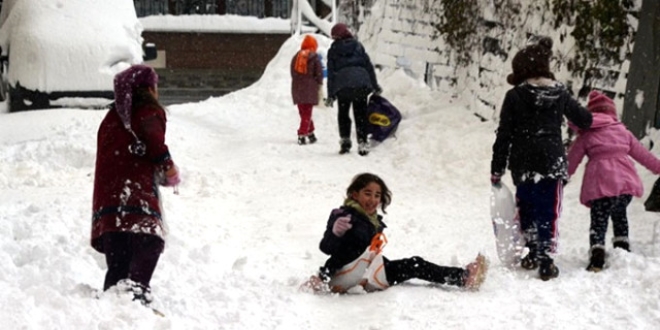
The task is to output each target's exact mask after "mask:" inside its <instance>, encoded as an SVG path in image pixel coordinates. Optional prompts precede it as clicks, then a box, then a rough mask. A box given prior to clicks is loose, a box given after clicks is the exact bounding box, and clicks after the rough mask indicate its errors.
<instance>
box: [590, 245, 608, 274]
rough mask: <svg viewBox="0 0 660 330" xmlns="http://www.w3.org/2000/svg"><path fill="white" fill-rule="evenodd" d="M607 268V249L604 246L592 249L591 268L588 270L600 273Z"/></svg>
mask: <svg viewBox="0 0 660 330" xmlns="http://www.w3.org/2000/svg"><path fill="white" fill-rule="evenodd" d="M604 267H605V248H603V247H602V246H592V247H591V258H590V259H589V266H587V270H588V271H590V272H594V273H598V272H600V271H601V270H603V268H604Z"/></svg>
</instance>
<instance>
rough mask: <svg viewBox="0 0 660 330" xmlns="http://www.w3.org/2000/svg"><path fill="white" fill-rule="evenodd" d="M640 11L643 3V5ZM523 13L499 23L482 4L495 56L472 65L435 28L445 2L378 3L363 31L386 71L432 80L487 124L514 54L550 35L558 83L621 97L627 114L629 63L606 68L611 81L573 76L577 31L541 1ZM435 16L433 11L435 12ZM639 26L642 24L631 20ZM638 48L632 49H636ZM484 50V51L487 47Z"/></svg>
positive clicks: (524, 2) (479, 54)
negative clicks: (570, 65)
mask: <svg viewBox="0 0 660 330" xmlns="http://www.w3.org/2000/svg"><path fill="white" fill-rule="evenodd" d="M636 3H637V8H639V6H640V5H641V1H640V0H637V1H636ZM519 5H520V7H519V8H520V12H519V13H518V14H516V15H513V16H512V18H511V19H509V20H508V21H507V22H501V20H500V19H498V16H500V15H498V14H501V13H496V12H495V8H494V6H493V2H492V1H490V0H480V10H481V12H478V13H475V15H479V16H480V17H482V18H483V22H484V24H482V26H481V27H480V29H481V30H482V33H483V35H482V36H481V37H482V45H484V44H486V43H489V44H490V45H491V46H495V47H490V48H491V49H490V51H483V49H480V50H479V51H475V52H474V53H473V54H472V56H471V58H472V59H473V61H472V64H471V65H469V66H467V67H459V66H458V65H457V64H456V60H455V54H452V50H451V49H450V47H449V46H448V45H447V44H446V43H445V41H444V39H443V38H442V36H440V37H437V34H435V33H434V28H433V26H432V25H431V24H432V23H434V22H435V23H437V17H434V16H433V15H432V14H431V13H429V10H428V9H429V6H432V7H431V9H439V8H435V7H433V6H440V1H433V0H376V1H375V2H374V5H373V6H372V7H371V8H370V10H369V15H367V16H366V17H365V20H364V22H363V24H362V25H361V27H360V31H359V32H358V38H359V39H360V40H361V41H362V42H363V43H364V45H365V47H366V48H367V50H368V51H369V53H370V55H371V57H372V60H373V62H374V64H375V65H380V66H382V67H385V68H397V67H398V68H404V69H405V70H406V72H407V73H408V74H409V75H411V76H413V77H415V78H416V79H419V80H423V81H426V82H427V84H428V85H429V86H431V88H434V89H439V90H443V91H451V92H452V93H453V94H454V95H455V97H457V98H462V99H463V100H464V101H465V102H466V103H467V104H469V110H470V111H473V112H474V113H475V114H477V115H478V116H480V117H483V118H484V119H490V118H493V117H494V116H496V115H497V111H498V110H499V105H500V104H501V101H502V99H503V97H504V93H505V91H506V90H507V89H509V88H510V86H509V85H507V83H506V76H507V75H508V74H509V73H510V72H511V59H512V58H513V55H515V53H516V52H517V51H518V50H520V49H521V48H522V47H524V46H525V44H526V43H527V40H528V37H529V36H531V35H546V36H550V37H551V38H552V39H553V41H554V46H553V48H554V49H553V51H554V60H553V63H552V64H551V65H553V67H552V70H553V72H554V73H555V75H556V77H557V79H558V80H560V81H562V82H564V83H565V84H567V85H568V86H569V87H570V88H571V89H572V91H573V92H574V93H575V94H576V95H578V93H579V92H580V90H581V89H582V88H583V87H584V86H585V85H588V86H590V87H594V88H600V89H603V90H606V91H608V92H610V93H611V94H612V95H616V98H615V102H617V105H618V108H619V109H622V104H623V100H622V98H623V96H624V94H625V84H626V79H625V77H626V74H627V70H628V65H629V63H628V62H627V61H625V62H624V63H623V64H622V65H619V66H615V67H609V68H605V69H607V70H608V71H609V72H610V73H611V76H610V78H609V79H606V80H605V79H600V80H594V79H588V80H586V81H585V79H584V78H583V77H573V76H572V74H571V72H569V71H568V70H567V69H566V65H565V63H566V61H567V60H568V59H569V58H570V57H571V56H572V52H573V50H574V49H575V41H574V39H573V38H572V37H571V36H570V32H571V29H572V28H571V27H568V26H561V27H559V28H554V27H553V26H552V24H551V22H552V19H551V15H552V13H551V12H550V11H548V10H540V9H539V8H540V6H541V5H539V4H538V3H537V1H533V0H520V1H519ZM431 12H432V10H431ZM629 17H630V19H631V23H632V25H633V26H634V27H636V20H635V19H634V17H632V16H631V15H629ZM630 47H631V49H632V44H631V45H630ZM482 48H483V47H482Z"/></svg>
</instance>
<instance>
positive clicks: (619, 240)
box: [612, 237, 630, 252]
mask: <svg viewBox="0 0 660 330" xmlns="http://www.w3.org/2000/svg"><path fill="white" fill-rule="evenodd" d="M612 241H613V244H612V245H614V248H615V249H624V250H626V251H628V252H630V243H628V237H615V238H614V239H613V240H612Z"/></svg>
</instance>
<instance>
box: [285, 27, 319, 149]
mask: <svg viewBox="0 0 660 330" xmlns="http://www.w3.org/2000/svg"><path fill="white" fill-rule="evenodd" d="M317 48H318V43H317V42H316V39H315V38H314V37H313V36H311V35H309V34H308V35H306V36H305V38H304V39H303V41H302V44H301V45H300V50H299V51H298V52H297V53H296V55H294V56H293V59H291V96H292V98H293V104H296V105H297V106H298V113H299V114H300V126H299V127H298V144H300V145H303V144H307V140H309V143H315V142H316V135H315V134H314V121H313V120H312V110H313V109H314V106H315V105H317V104H319V101H320V100H319V91H320V90H321V85H323V68H322V65H321V59H320V58H319V56H318V54H317V53H316V49H317Z"/></svg>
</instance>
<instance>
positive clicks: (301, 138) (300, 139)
mask: <svg viewBox="0 0 660 330" xmlns="http://www.w3.org/2000/svg"><path fill="white" fill-rule="evenodd" d="M298 144H299V145H303V144H307V141H305V136H304V135H298Z"/></svg>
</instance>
